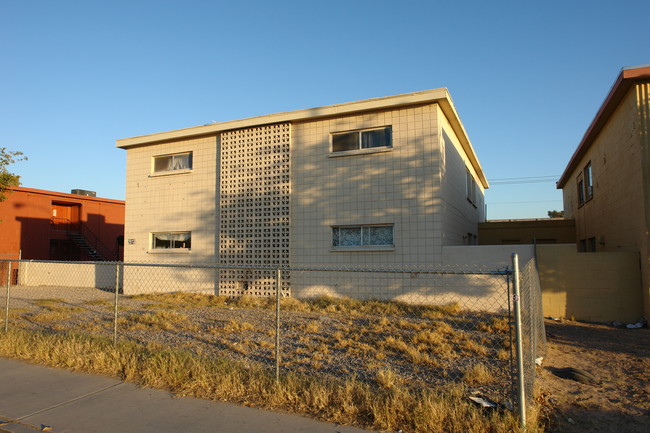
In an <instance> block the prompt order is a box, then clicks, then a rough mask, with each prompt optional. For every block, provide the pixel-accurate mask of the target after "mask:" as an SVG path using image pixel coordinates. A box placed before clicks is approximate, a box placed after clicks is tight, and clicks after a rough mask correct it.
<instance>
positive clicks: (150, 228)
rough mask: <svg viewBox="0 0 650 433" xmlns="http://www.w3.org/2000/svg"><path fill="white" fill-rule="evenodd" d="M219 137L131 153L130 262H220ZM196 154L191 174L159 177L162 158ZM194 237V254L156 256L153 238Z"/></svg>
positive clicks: (127, 231) (127, 230)
mask: <svg viewBox="0 0 650 433" xmlns="http://www.w3.org/2000/svg"><path fill="white" fill-rule="evenodd" d="M217 151H218V146H217V138H216V137H203V138H197V139H187V140H181V141H174V142H166V143H159V144H152V145H148V146H142V147H136V148H132V149H129V151H128V152H127V164H126V167H127V173H126V185H127V187H126V202H127V206H126V217H125V219H126V222H125V236H124V238H125V242H124V260H125V261H126V262H135V263H178V264H191V263H213V262H214V261H215V260H218V254H217V251H216V245H217V242H216V236H217V233H218V213H217V203H218V200H219V190H218V189H217V181H218V178H217V167H218V164H217ZM183 152H192V158H191V159H192V166H191V169H188V170H176V171H169V172H166V173H161V174H160V173H154V172H153V161H154V158H155V157H157V156H163V155H174V154H180V153H183ZM156 232H190V233H191V248H190V249H169V250H157V251H154V250H153V249H152V248H151V245H152V239H151V236H152V233H156Z"/></svg>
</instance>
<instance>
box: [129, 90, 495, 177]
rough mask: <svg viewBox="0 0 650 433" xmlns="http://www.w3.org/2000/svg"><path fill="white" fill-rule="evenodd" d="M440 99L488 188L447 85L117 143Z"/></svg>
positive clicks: (161, 139) (159, 139) (138, 142)
mask: <svg viewBox="0 0 650 433" xmlns="http://www.w3.org/2000/svg"><path fill="white" fill-rule="evenodd" d="M432 102H436V103H438V105H439V106H440V108H441V110H442V112H443V113H444V114H445V116H446V117H447V120H448V121H449V123H450V124H451V127H452V128H453V130H454V132H455V134H456V136H457V137H458V139H459V140H460V144H461V146H462V148H463V150H464V151H465V153H466V154H467V157H468V158H469V160H470V162H471V164H472V166H473V167H474V170H475V171H476V175H477V177H478V179H479V181H480V182H481V185H483V187H484V188H488V187H489V184H488V181H487V178H486V177H485V173H484V172H483V168H482V167H481V164H480V163H479V161H478V158H477V157H476V153H475V152H474V148H473V146H472V144H471V142H470V140H469V137H468V136H467V132H466V131H465V127H464V126H463V124H462V123H461V121H460V117H459V116H458V112H457V111H456V108H455V107H454V103H453V102H452V100H451V96H450V95H449V91H448V90H447V88H445V87H442V88H438V89H431V90H423V91H420V92H413V93H404V94H400V95H392V96H383V97H380V98H372V99H364V100H361V101H353V102H346V103H342V104H335V105H326V106H323V107H316V108H307V109H302V110H295V111H286V112H281V113H274V114H267V115H263V116H256V117H249V118H246V119H239V120H230V121H226V122H219V123H212V124H208V125H202V126H193V127H190V128H184V129H176V130H173V131H167V132H159V133H155V134H149V135H141V136H137V137H130V138H122V139H119V140H117V141H116V147H119V148H121V149H129V148H131V147H135V146H146V145H149V144H154V143H159V142H165V141H170V140H178V139H186V138H193V137H199V136H206V135H214V134H217V133H220V132H224V131H230V130H233V129H241V128H249V127H252V126H262V125H270V124H274V123H282V122H292V121H301V120H308V119H317V118H323V117H334V116H341V115H348V114H353V113H359V112H368V111H376V110H381V109H386V108H397V107H404V106H409V105H418V104H426V103H432Z"/></svg>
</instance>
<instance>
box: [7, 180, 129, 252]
mask: <svg viewBox="0 0 650 433" xmlns="http://www.w3.org/2000/svg"><path fill="white" fill-rule="evenodd" d="M75 192H79V193H78V194H66V193H61V192H54V191H44V190H40V189H32V188H22V187H12V188H10V191H7V193H5V195H6V196H7V200H5V201H4V202H0V221H1V222H0V259H4V258H7V259H12V258H18V257H19V256H20V257H21V258H23V259H34V260H88V261H98V260H111V261H114V260H122V259H123V245H124V242H123V241H124V201H122V200H111V199H106V198H99V197H93V196H89V195H80V194H94V193H90V192H88V191H82V190H75Z"/></svg>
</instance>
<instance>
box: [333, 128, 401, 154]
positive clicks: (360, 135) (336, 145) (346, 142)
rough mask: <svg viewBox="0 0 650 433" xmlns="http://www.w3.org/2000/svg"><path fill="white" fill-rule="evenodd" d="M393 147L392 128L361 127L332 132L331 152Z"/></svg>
mask: <svg viewBox="0 0 650 433" xmlns="http://www.w3.org/2000/svg"><path fill="white" fill-rule="evenodd" d="M390 147H393V139H392V128H391V127H390V126H385V127H382V128H373V129H363V130H359V131H348V132H335V133H332V152H348V151H354V150H362V149H374V148H390Z"/></svg>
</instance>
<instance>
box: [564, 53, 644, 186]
mask: <svg viewBox="0 0 650 433" xmlns="http://www.w3.org/2000/svg"><path fill="white" fill-rule="evenodd" d="M646 80H650V65H645V66H634V67H629V68H623V69H622V70H621V73H620V74H619V75H618V78H617V79H616V81H615V82H614V85H613V86H612V88H611V90H610V91H609V94H608V95H607V98H605V101H604V102H603V104H602V105H601V106H600V109H599V110H598V113H596V117H594V120H592V122H591V125H589V128H587V132H585V135H584V136H583V137H582V141H581V142H580V144H579V145H578V148H577V149H576V151H575V152H574V153H573V156H571V159H570V160H569V163H568V164H567V166H566V168H565V169H564V173H562V176H560V180H558V182H557V188H558V189H562V188H564V185H566V184H567V182H568V181H569V176H571V173H573V171H574V170H575V168H576V167H577V166H578V164H579V163H580V161H581V160H582V158H583V157H584V156H585V154H586V153H587V151H588V150H589V148H590V147H591V145H592V144H593V142H594V141H595V140H596V137H598V135H599V134H600V132H601V131H602V129H603V127H604V126H605V124H607V121H608V120H609V118H610V116H611V115H612V114H613V113H614V111H615V110H616V108H617V107H618V105H619V104H620V102H621V101H622V100H623V98H624V97H625V95H627V93H628V91H629V90H630V89H631V88H632V86H634V85H635V84H636V83H637V82H640V81H646Z"/></svg>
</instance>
